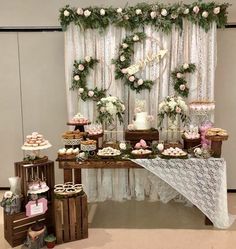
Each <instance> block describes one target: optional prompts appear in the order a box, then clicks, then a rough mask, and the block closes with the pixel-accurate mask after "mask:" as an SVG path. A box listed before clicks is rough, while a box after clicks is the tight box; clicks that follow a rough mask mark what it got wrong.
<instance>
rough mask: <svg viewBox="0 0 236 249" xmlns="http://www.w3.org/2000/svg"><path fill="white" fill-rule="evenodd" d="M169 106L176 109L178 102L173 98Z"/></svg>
mask: <svg viewBox="0 0 236 249" xmlns="http://www.w3.org/2000/svg"><path fill="white" fill-rule="evenodd" d="M169 107H170V109H171V110H172V111H174V109H175V107H176V102H175V101H173V100H171V101H170V102H169Z"/></svg>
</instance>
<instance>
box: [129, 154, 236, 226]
mask: <svg viewBox="0 0 236 249" xmlns="http://www.w3.org/2000/svg"><path fill="white" fill-rule="evenodd" d="M132 161H134V162H135V163H137V164H139V165H140V166H142V167H143V168H145V169H147V170H148V171H150V172H152V173H153V174H155V175H156V176H158V177H159V178H161V179H162V180H163V181H165V182H166V183H168V184H169V185H170V186H171V187H173V188H174V189H175V190H177V191H178V192H179V193H180V194H182V195H183V196H184V197H186V198H187V199H188V200H189V201H191V202H192V203H193V204H194V205H195V206H196V207H198V208H199V209H200V210H201V211H202V212H203V213H204V214H205V215H206V216H207V217H208V218H209V219H210V220H211V221H212V223H213V224H214V226H215V227H217V228H221V229H225V228H228V227H229V226H230V225H231V224H232V223H233V221H234V220H235V217H234V216H232V215H230V214H229V213H228V204H227V183H226V163H225V160H224V159H222V158H210V159H207V160H205V159H195V158H192V159H185V160H183V159H170V160H164V159H160V158H155V159H135V160H132Z"/></svg>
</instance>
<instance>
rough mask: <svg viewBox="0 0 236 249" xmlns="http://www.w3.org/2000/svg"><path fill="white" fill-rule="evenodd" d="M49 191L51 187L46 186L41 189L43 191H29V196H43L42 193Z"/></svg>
mask: <svg viewBox="0 0 236 249" xmlns="http://www.w3.org/2000/svg"><path fill="white" fill-rule="evenodd" d="M48 190H49V187H48V186H46V187H44V188H41V189H38V190H28V194H31V195H32V194H35V195H36V194H42V193H45V192H47V191H48Z"/></svg>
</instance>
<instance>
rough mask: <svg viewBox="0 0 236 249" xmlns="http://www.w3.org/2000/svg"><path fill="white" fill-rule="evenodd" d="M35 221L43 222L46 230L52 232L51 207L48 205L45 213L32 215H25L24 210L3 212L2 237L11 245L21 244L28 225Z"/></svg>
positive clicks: (24, 238)
mask: <svg viewBox="0 0 236 249" xmlns="http://www.w3.org/2000/svg"><path fill="white" fill-rule="evenodd" d="M36 221H39V222H43V223H44V224H45V225H46V226H47V229H48V231H51V232H53V230H52V229H53V227H52V226H53V222H52V207H51V206H49V207H48V210H47V212H46V213H45V214H41V215H37V216H34V217H27V216H26V215H25V212H20V213H17V214H11V215H8V214H6V213H4V238H5V239H6V240H7V242H8V243H9V244H10V245H11V246H12V247H15V246H19V245H21V244H23V243H24V241H25V240H26V237H27V232H28V229H29V227H30V226H32V225H33V224H34V223H35V222H36Z"/></svg>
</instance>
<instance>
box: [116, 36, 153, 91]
mask: <svg viewBox="0 0 236 249" xmlns="http://www.w3.org/2000/svg"><path fill="white" fill-rule="evenodd" d="M145 38H146V35H145V33H143V32H137V33H134V34H132V35H129V36H126V37H125V38H124V39H123V41H122V43H121V44H120V45H119V52H118V58H117V59H115V60H113V64H115V79H122V80H124V82H125V84H126V85H128V86H129V87H130V88H131V89H132V90H134V91H136V92H138V93H139V92H140V91H141V90H144V89H148V90H151V88H152V86H153V84H154V82H153V81H152V80H143V79H141V78H137V77H135V75H133V74H129V72H128V70H127V68H129V67H130V65H131V58H132V57H133V54H134V44H135V43H138V42H142V41H143V40H144V39H145Z"/></svg>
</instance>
